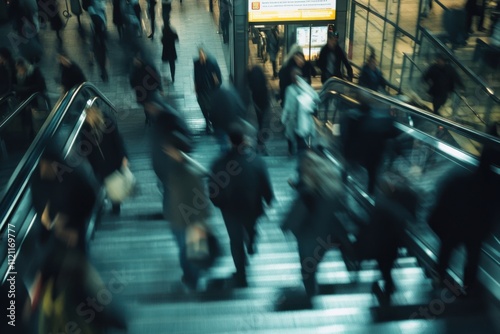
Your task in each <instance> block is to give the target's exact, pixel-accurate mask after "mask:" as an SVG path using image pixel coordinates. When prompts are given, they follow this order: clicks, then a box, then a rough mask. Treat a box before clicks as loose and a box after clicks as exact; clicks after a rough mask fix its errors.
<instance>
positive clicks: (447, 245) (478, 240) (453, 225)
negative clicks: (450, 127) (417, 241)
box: [427, 124, 500, 294]
mask: <svg viewBox="0 0 500 334" xmlns="http://www.w3.org/2000/svg"><path fill="white" fill-rule="evenodd" d="M490 131H491V132H493V131H494V133H492V134H495V133H496V134H497V135H498V133H499V132H500V126H499V125H498V124H496V125H494V127H492V129H490ZM492 167H496V168H499V167H500V152H499V151H498V150H497V149H496V148H494V147H489V146H485V147H484V148H483V153H482V156H481V160H480V164H479V167H478V168H477V169H476V170H474V171H473V172H469V171H463V170H460V171H453V172H452V173H449V174H447V175H446V176H445V178H444V180H443V181H442V183H441V187H440V188H439V190H440V191H439V193H438V196H437V199H436V202H435V205H434V208H433V209H432V210H431V212H430V214H429V217H428V219H427V222H428V223H429V226H430V227H431V228H432V229H433V231H434V232H435V233H436V235H437V236H438V237H439V239H440V240H441V246H440V249H439V255H438V263H437V268H436V271H437V281H438V283H440V284H442V282H443V280H445V279H446V269H447V268H448V265H449V261H450V258H451V255H452V252H453V250H454V249H455V248H457V247H458V246H459V245H460V244H464V245H465V249H466V252H467V258H466V263H465V266H464V272H463V284H464V286H463V292H464V293H465V294H470V293H472V292H474V290H475V288H476V285H477V271H478V267H479V258H480V255H481V245H482V243H483V241H484V240H485V239H486V238H487V237H488V235H489V233H490V232H491V231H492V229H493V228H494V225H495V224H498V222H499V218H500V210H499V209H498V203H500V176H499V175H498V174H497V173H496V172H495V171H494V170H493V169H492Z"/></svg>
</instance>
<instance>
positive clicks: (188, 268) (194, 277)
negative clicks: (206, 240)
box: [172, 229, 199, 288]
mask: <svg viewBox="0 0 500 334" xmlns="http://www.w3.org/2000/svg"><path fill="white" fill-rule="evenodd" d="M172 233H173V235H174V237H175V241H176V242H177V246H178V247H179V264H180V265H181V269H182V273H183V275H184V277H183V281H185V282H186V283H187V284H188V285H190V286H191V287H193V288H195V287H196V284H197V283H198V278H199V270H198V269H196V267H195V266H193V265H192V264H191V263H190V262H189V261H188V259H187V257H186V229H172Z"/></svg>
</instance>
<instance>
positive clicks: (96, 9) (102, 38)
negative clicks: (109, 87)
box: [88, 3, 108, 82]
mask: <svg viewBox="0 0 500 334" xmlns="http://www.w3.org/2000/svg"><path fill="white" fill-rule="evenodd" d="M88 13H89V15H90V19H91V20H92V50H91V53H92V58H94V59H95V60H96V62H97V65H98V66H99V70H100V71H101V79H102V81H103V82H107V81H108V71H107V70H106V21H107V20H106V8H105V7H102V4H101V3H96V4H95V5H94V4H93V5H91V6H90V7H89V8H88Z"/></svg>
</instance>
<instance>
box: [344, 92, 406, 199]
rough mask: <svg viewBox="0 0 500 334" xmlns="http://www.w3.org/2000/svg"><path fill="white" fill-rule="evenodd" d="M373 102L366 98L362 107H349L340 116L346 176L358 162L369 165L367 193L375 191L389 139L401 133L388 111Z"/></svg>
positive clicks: (366, 166) (365, 165)
mask: <svg viewBox="0 0 500 334" xmlns="http://www.w3.org/2000/svg"><path fill="white" fill-rule="evenodd" d="M370 105H371V102H370V101H369V100H365V101H363V102H362V105H361V106H360V107H359V108H356V109H351V110H349V111H348V112H347V113H346V114H345V115H343V116H342V118H341V121H340V122H341V127H340V129H341V142H342V152H343V155H344V158H345V160H346V163H347V164H346V166H345V168H344V171H343V173H344V175H343V177H344V178H346V177H347V171H348V169H350V168H352V167H354V166H355V165H359V166H362V167H364V168H366V171H367V173H368V187H367V188H368V192H369V193H370V194H373V193H374V191H375V185H376V181H377V175H378V172H379V169H380V166H381V165H382V163H383V158H384V155H385V153H386V150H387V149H388V148H389V147H390V145H389V143H390V139H393V138H395V137H396V136H397V135H398V134H399V132H398V131H397V129H396V127H395V126H394V120H393V118H392V117H391V116H390V115H389V112H388V110H385V109H382V110H381V109H377V108H373V107H371V106H370Z"/></svg>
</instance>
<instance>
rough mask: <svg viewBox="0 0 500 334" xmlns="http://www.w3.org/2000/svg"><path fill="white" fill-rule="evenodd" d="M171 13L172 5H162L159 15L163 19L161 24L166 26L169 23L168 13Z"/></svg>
mask: <svg viewBox="0 0 500 334" xmlns="http://www.w3.org/2000/svg"><path fill="white" fill-rule="evenodd" d="M171 11H172V4H171V3H169V4H163V7H162V9H161V15H162V17H163V24H164V25H167V24H169V22H170V12H171Z"/></svg>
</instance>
